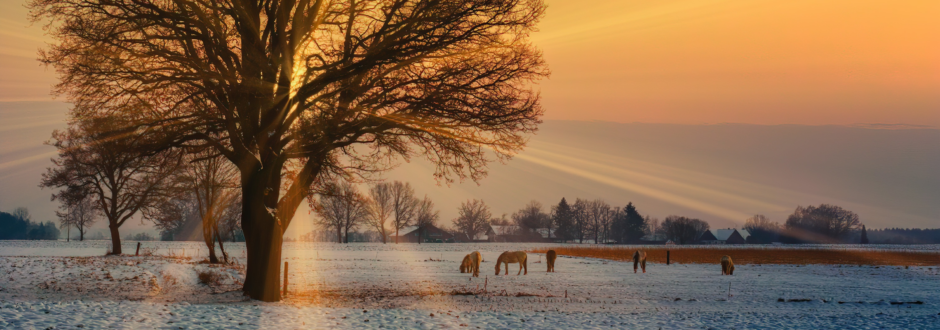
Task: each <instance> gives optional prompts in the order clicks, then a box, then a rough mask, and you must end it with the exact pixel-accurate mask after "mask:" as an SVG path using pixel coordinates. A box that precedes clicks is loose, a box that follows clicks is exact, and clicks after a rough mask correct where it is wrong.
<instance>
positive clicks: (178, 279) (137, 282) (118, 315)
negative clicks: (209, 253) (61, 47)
mask: <svg viewBox="0 0 940 330" xmlns="http://www.w3.org/2000/svg"><path fill="white" fill-rule="evenodd" d="M543 246H546V245H545V244H528V243H525V244H523V243H518V244H499V243H493V244H422V245H415V244H398V245H395V244H386V245H383V244H349V245H339V244H324V243H287V244H285V251H284V261H287V262H289V263H290V267H289V268H290V271H289V290H290V292H291V293H290V294H289V295H288V296H287V298H286V299H285V300H284V301H283V302H280V303H261V302H255V301H246V300H245V299H244V298H243V297H242V296H241V295H240V293H239V292H238V289H239V287H240V286H239V284H240V282H241V281H242V275H241V274H242V269H241V267H240V266H239V265H238V264H243V263H244V245H243V244H229V245H227V246H226V247H227V250H228V251H229V254H230V256H232V257H234V258H235V259H236V260H237V261H238V263H236V265H234V266H226V267H218V266H210V265H206V264H202V263H199V261H200V260H201V259H203V258H204V254H205V247H204V245H202V244H201V243H198V242H143V246H142V249H143V250H144V251H145V252H149V253H148V254H153V255H151V256H142V257H133V256H124V257H103V256H101V255H102V254H104V252H105V251H106V249H107V247H108V242H106V241H86V242H62V241H60V242H36V241H32V242H26V241H9V242H3V241H0V328H11V329H30V328H35V329H46V328H49V327H54V328H56V329H60V328H77V327H82V328H85V329H89V328H90V329H98V328H140V329H150V328H162V329H180V328H183V329H213V328H244V329H258V328H265V329H266V328H277V329H299V328H380V327H381V328H465V327H469V328H485V329H489V328H507V329H508V328H519V327H530V328H576V329H581V328H650V329H659V328H662V329H685V328H717V329H751V328H761V329H780V328H803V329H820V328H835V329H881V328H895V329H936V328H940V314H938V313H940V268H938V267H937V266H940V265H937V266H934V267H929V266H928V267H910V268H905V267H884V266H881V267H878V266H861V267H858V266H840V265H834V266H824V265H810V266H794V265H762V266H757V265H739V266H737V269H736V271H735V275H734V276H721V275H720V267H719V266H718V265H717V264H714V265H711V264H709V265H705V264H680V265H675V264H674V265H670V266H666V265H663V264H655V263H653V264H649V265H648V267H647V273H646V274H642V273H640V274H634V273H633V271H632V266H633V265H632V264H631V263H622V262H614V261H604V260H594V259H582V258H565V257H560V258H559V260H558V261H557V262H556V272H555V273H546V272H545V267H546V266H545V263H543V261H544V260H542V259H543V256H540V255H536V254H530V256H529V259H530V260H529V263H528V266H529V269H528V275H524V276H516V275H515V274H516V272H518V266H516V265H511V266H510V270H509V273H510V275H509V276H505V275H502V274H505V270H503V271H502V274H501V275H500V276H494V272H495V271H494V265H495V260H496V257H497V256H498V255H499V253H500V252H502V251H506V250H527V249H533V248H538V247H543ZM817 247H818V246H817ZM135 248H136V242H128V243H127V244H126V245H125V246H124V252H125V253H130V254H133V253H134V249H135ZM866 248H872V247H866ZM874 248H885V249H917V250H936V249H937V248H936V246H878V247H874ZM474 250H478V251H480V252H481V253H482V254H483V257H484V260H485V262H484V263H483V264H482V266H481V273H480V278H471V277H469V276H468V275H467V274H460V273H459V272H458V270H457V268H458V266H459V262H460V260H461V259H462V258H463V256H464V255H465V254H466V253H469V252H471V251H474ZM198 272H210V273H213V274H216V277H217V278H216V279H215V280H214V281H213V282H212V283H210V284H209V285H207V284H202V283H201V282H200V281H199V279H198V275H197V273H198ZM463 294H469V295H463Z"/></svg>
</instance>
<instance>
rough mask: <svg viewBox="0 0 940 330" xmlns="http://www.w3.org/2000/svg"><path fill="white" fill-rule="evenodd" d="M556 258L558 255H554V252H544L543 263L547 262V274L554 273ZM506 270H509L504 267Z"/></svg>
mask: <svg viewBox="0 0 940 330" xmlns="http://www.w3.org/2000/svg"><path fill="white" fill-rule="evenodd" d="M557 257H558V254H557V253H555V250H548V252H545V261H548V272H549V273H554V272H555V258H557ZM506 268H509V267H506Z"/></svg>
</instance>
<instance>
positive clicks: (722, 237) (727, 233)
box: [715, 229, 736, 241]
mask: <svg viewBox="0 0 940 330" xmlns="http://www.w3.org/2000/svg"><path fill="white" fill-rule="evenodd" d="M735 230H736V229H718V230H716V231H715V238H716V239H718V240H719V241H727V240H728V237H731V234H734V231H735Z"/></svg>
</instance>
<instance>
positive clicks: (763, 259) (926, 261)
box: [529, 246, 940, 266]
mask: <svg viewBox="0 0 940 330" xmlns="http://www.w3.org/2000/svg"><path fill="white" fill-rule="evenodd" d="M548 250H555V252H556V253H558V255H563V256H570V257H585V258H597V259H607V260H617V261H631V260H632V257H633V252H634V251H636V250H637V248H636V247H632V248H631V247H596V246H585V247H555V248H542V249H535V250H530V251H529V252H533V253H545V252H546V251H548ZM642 250H644V251H646V252H647V259H646V260H647V261H649V262H656V263H666V251H667V250H669V251H672V252H671V254H670V259H671V262H673V263H693V264H695V263H715V264H717V263H718V262H719V260H720V259H721V257H722V256H724V255H729V256H731V259H732V260H734V263H735V264H737V265H747V264H783V265H807V264H823V265H886V266H937V265H940V253H937V252H926V251H891V250H837V249H787V248H774V249H767V248H754V249H749V248H710V247H709V248H689V247H682V248H674V249H668V248H660V247H657V248H647V247H644V248H642Z"/></svg>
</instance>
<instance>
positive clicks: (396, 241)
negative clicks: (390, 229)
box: [395, 226, 398, 244]
mask: <svg viewBox="0 0 940 330" xmlns="http://www.w3.org/2000/svg"><path fill="white" fill-rule="evenodd" d="M395 244H398V226H395Z"/></svg>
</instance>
